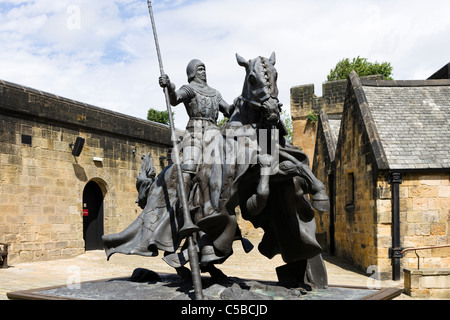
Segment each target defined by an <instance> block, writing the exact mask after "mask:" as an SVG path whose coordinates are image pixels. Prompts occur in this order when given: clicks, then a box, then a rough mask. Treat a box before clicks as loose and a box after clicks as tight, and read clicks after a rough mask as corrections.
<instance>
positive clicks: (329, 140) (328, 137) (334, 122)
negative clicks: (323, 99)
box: [319, 109, 341, 162]
mask: <svg viewBox="0 0 450 320" xmlns="http://www.w3.org/2000/svg"><path fill="white" fill-rule="evenodd" d="M319 121H320V126H319V128H321V129H322V132H321V134H323V136H324V139H325V143H326V148H327V151H328V157H329V159H330V161H331V162H332V161H334V159H335V156H336V146H337V141H338V137H339V129H340V127H341V115H339V116H336V115H333V116H331V117H329V116H328V115H327V113H326V112H325V110H323V109H321V110H320V113H319Z"/></svg>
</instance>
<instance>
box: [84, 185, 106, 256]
mask: <svg viewBox="0 0 450 320" xmlns="http://www.w3.org/2000/svg"><path fill="white" fill-rule="evenodd" d="M103 232H104V231H103V192H102V189H101V188H100V186H99V185H98V184H97V183H96V182H94V181H89V182H88V183H87V184H86V186H85V187H84V191H83V239H84V243H85V249H86V250H100V249H103V241H102V236H103Z"/></svg>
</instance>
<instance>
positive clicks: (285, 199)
mask: <svg viewBox="0 0 450 320" xmlns="http://www.w3.org/2000/svg"><path fill="white" fill-rule="evenodd" d="M227 137H228V139H227V140H226V145H227V151H228V152H225V153H226V154H227V157H230V154H234V156H235V157H243V156H244V155H242V151H243V150H245V151H247V153H248V154H247V155H245V156H246V157H250V161H239V160H235V161H230V160H229V159H227V163H228V165H225V166H224V170H225V171H226V172H224V176H225V177H228V181H229V180H230V177H233V178H232V179H231V180H233V182H232V183H231V186H229V187H230V188H229V189H228V192H229V194H228V195H226V198H227V199H228V200H227V202H226V204H225V207H226V211H228V212H232V211H233V210H234V208H236V206H240V209H241V213H242V217H243V218H244V219H245V220H248V221H250V222H251V223H252V224H253V225H254V227H255V228H262V229H263V230H264V236H263V238H262V241H261V242H260V244H259V246H258V249H259V251H260V253H261V254H263V255H264V256H266V257H267V258H269V259H272V258H273V257H274V256H276V255H277V254H281V256H282V258H283V260H284V262H286V263H290V262H295V261H299V260H306V259H312V258H314V257H316V256H317V255H319V254H320V253H321V252H322V248H321V246H320V245H319V243H318V242H317V240H316V236H315V231H316V223H315V219H314V210H313V209H312V207H311V204H310V203H309V201H308V198H307V197H306V194H307V193H308V190H303V191H304V194H305V195H301V196H298V195H296V189H295V186H294V182H293V177H295V176H297V174H296V172H295V171H296V170H295V167H296V166H298V165H300V166H301V165H304V166H308V165H309V159H308V157H307V155H306V154H305V153H304V152H302V151H300V150H299V149H297V148H295V147H294V146H285V147H282V146H277V147H279V149H278V150H279V161H278V163H275V165H276V166H277V167H279V169H280V171H279V172H278V173H277V174H275V175H272V176H271V178H270V194H269V198H268V201H267V204H266V206H265V208H264V209H263V210H262V212H261V213H260V214H259V215H257V216H252V215H251V214H250V213H249V212H248V211H247V209H246V202H247V200H248V199H249V198H250V197H251V196H252V195H253V194H255V193H256V190H257V186H258V183H259V177H260V165H259V164H257V163H256V159H255V152H261V148H260V147H259V146H257V143H256V141H255V140H256V135H255V133H252V128H251V126H244V127H241V128H240V129H238V130H235V138H233V137H232V136H230V135H227ZM236 137H237V138H236ZM239 141H241V142H240V143H241V144H242V141H246V142H245V145H239ZM230 150H237V152H230ZM252 157H253V160H252V159H251V158H252ZM247 160H248V159H247ZM286 161H288V162H290V163H291V164H292V165H291V166H290V167H289V168H285V167H283V166H280V164H282V163H283V162H286ZM230 163H234V165H230ZM239 163H241V164H239ZM293 169H294V170H293ZM283 170H284V171H283ZM224 181H227V179H226V178H225V179H224ZM225 187H227V186H226V185H225ZM305 189H307V188H305ZM222 192H223V194H226V193H227V192H226V190H225V189H224V190H223V191H222Z"/></svg>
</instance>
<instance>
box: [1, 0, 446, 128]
mask: <svg viewBox="0 0 450 320" xmlns="http://www.w3.org/2000/svg"><path fill="white" fill-rule="evenodd" d="M152 5H153V9H154V14H155V19H156V24H157V29H158V36H159V40H160V45H161V51H162V57H163V61H164V67H165V71H166V73H167V74H169V75H170V77H171V79H172V80H173V82H174V83H175V84H176V85H177V86H178V87H180V86H181V85H183V84H185V83H186V74H185V69H186V65H187V63H188V62H189V61H190V60H191V59H193V58H198V59H201V60H203V61H204V62H205V63H206V66H207V72H208V81H209V84H210V85H211V86H212V87H215V88H216V89H218V90H219V91H221V93H222V95H223V96H224V98H225V100H227V101H228V102H232V101H233V100H234V98H236V97H237V96H239V94H240V92H241V89H242V82H243V79H244V71H243V69H242V68H241V67H239V66H238V65H237V63H236V60H235V54H236V53H239V54H240V55H241V56H243V57H245V58H247V59H251V58H254V57H256V56H259V55H262V56H267V57H268V56H270V54H271V53H272V51H275V52H276V54H277V69H278V72H279V82H278V85H279V90H280V100H281V102H282V103H283V104H284V105H285V108H286V109H287V110H288V109H289V104H290V97H289V91H290V88H291V87H293V86H296V85H301V84H309V83H314V84H315V86H316V94H318V95H320V94H321V84H322V82H324V81H325V80H326V76H327V74H328V73H329V71H330V69H331V68H333V67H334V65H335V64H336V63H337V62H338V61H339V60H341V59H342V58H345V57H349V58H353V57H356V56H361V57H365V58H368V59H369V60H370V61H373V62H374V61H379V62H382V61H389V62H391V64H392V66H393V67H394V78H395V79H402V80H403V79H425V78H427V77H429V76H430V75H431V74H433V73H434V72H435V71H436V70H438V69H439V68H440V67H442V66H444V65H445V64H446V63H448V62H450V54H449V52H450V41H448V39H449V36H450V19H449V18H448V12H450V2H449V1H448V0H428V1H416V0H408V1H406V0H391V1H387V0H382V1H375V0H336V1H331V0H325V1H324V0H320V1H317V0H302V1H300V0H276V1H274V0H270V1H269V0H196V1H188V0H159V1H152ZM158 76H159V67H158V61H157V58H156V52H155V48H154V42H153V35H152V31H151V24H150V18H149V14H148V10H147V2H146V0H109V1H105V0H59V1H54V0H52V1H50V0H37V1H30V0H9V1H8V0H0V79H2V80H6V81H10V82H15V83H18V84H22V85H24V86H29V87H32V88H36V89H39V90H42V91H46V92H51V93H54V94H57V95H60V96H64V97H67V98H70V99H74V100H79V101H82V102H85V103H90V104H93V105H96V106H99V107H103V108H106V109H111V110H114V111H118V112H121V113H124V114H127V115H132V116H135V117H139V118H145V117H146V114H147V110H148V108H150V107H152V108H156V109H160V110H164V109H165V101H164V95H163V93H162V91H161V89H160V88H159V86H158V82H157V81H158ZM174 110H175V112H176V125H177V127H178V128H181V129H183V128H184V127H185V125H186V121H187V116H186V113H185V111H184V110H183V107H182V106H180V107H177V108H175V109H174Z"/></svg>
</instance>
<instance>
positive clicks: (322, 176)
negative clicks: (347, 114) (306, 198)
mask: <svg viewBox="0 0 450 320" xmlns="http://www.w3.org/2000/svg"><path fill="white" fill-rule="evenodd" d="M317 125H318V130H317V138H316V146H315V152H314V158H313V159H312V163H313V165H312V171H313V172H314V175H315V176H316V178H317V179H319V180H320V181H322V182H323V183H324V185H325V186H326V187H327V190H326V191H327V195H328V197H329V199H330V212H320V211H317V210H316V215H315V218H316V226H317V227H316V238H317V240H318V241H319V244H320V245H321V246H322V248H323V250H325V251H328V252H330V246H331V245H332V241H333V239H332V237H333V235H332V234H331V233H333V230H331V229H330V228H332V223H331V222H332V221H331V219H333V216H334V190H335V184H334V155H335V152H336V146H335V144H334V141H333V137H332V133H331V128H330V126H329V122H328V116H327V115H326V113H325V112H323V111H321V112H320V120H319V122H318V124H317Z"/></svg>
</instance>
